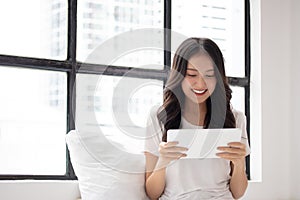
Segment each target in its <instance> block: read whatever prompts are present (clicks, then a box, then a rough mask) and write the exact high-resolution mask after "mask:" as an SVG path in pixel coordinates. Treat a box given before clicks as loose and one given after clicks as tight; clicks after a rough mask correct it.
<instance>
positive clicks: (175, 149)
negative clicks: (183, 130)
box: [159, 141, 188, 159]
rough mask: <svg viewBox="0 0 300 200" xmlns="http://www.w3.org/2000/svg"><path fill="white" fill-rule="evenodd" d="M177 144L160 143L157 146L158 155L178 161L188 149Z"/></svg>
mask: <svg viewBox="0 0 300 200" xmlns="http://www.w3.org/2000/svg"><path fill="white" fill-rule="evenodd" d="M177 144H178V142H176V141H174V142H161V143H160V144H159V153H160V154H161V156H162V157H164V158H169V159H178V158H181V157H185V156H186V154H185V153H184V152H186V151H187V150H188V148H185V147H180V146H177Z"/></svg>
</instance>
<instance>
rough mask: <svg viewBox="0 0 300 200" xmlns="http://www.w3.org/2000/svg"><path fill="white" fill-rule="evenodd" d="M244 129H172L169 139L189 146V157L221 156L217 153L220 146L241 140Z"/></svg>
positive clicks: (169, 132) (169, 131)
mask: <svg viewBox="0 0 300 200" xmlns="http://www.w3.org/2000/svg"><path fill="white" fill-rule="evenodd" d="M241 134H242V130H241V129H238V128H228V129H170V130H168V132H167V141H168V142H169V141H178V142H179V144H178V146H183V147H187V148H188V149H189V150H188V151H187V152H186V154H187V156H186V157H183V159H189V158H201V159H205V158H219V157H218V156H216V153H218V152H220V151H219V150H217V147H219V146H228V145H227V144H228V143H229V142H240V141H241Z"/></svg>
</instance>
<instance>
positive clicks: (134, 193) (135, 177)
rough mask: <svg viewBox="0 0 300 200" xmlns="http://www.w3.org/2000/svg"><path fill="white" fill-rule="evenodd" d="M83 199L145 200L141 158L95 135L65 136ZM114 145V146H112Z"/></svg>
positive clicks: (142, 155)
mask: <svg viewBox="0 0 300 200" xmlns="http://www.w3.org/2000/svg"><path fill="white" fill-rule="evenodd" d="M66 142H67V145H68V148H69V151H70V156H71V162H72V165H73V168H74V171H75V174H76V175H77V177H78V181H79V189H80V192H81V198H82V199H83V200H101V199H105V200H106V199H111V200H114V199H116V200H118V199H130V200H146V199H148V198H147V196H146V194H145V186H144V182H145V176H144V173H143V172H144V170H145V158H144V154H143V153H139V154H130V153H127V152H124V151H121V150H118V149H117V148H113V146H112V145H111V141H110V142H108V141H105V138H100V139H99V135H95V134H92V133H82V132H80V133H79V132H78V131H74V130H73V131H70V132H69V133H68V134H67V136H66ZM115 145H118V144H115Z"/></svg>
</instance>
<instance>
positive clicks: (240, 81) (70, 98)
mask: <svg viewBox="0 0 300 200" xmlns="http://www.w3.org/2000/svg"><path fill="white" fill-rule="evenodd" d="M171 11H172V5H171V0H165V1H164V28H165V32H164V48H165V51H164V69H162V70H152V69H136V68H135V69H134V70H132V69H133V68H132V67H120V66H105V65H100V64H90V63H84V66H85V67H84V70H82V69H80V73H86V74H102V75H112V76H123V75H124V74H125V73H127V72H128V71H130V70H132V71H131V72H133V71H134V73H130V76H132V77H136V78H150V79H157V80H162V81H163V82H164V85H165V83H166V80H167V74H168V71H169V70H170V66H171V52H170V51H168V49H171V32H170V31H166V30H171V28H172V27H171V16H172V15H171ZM67 15H68V34H67V35H68V39H67V41H68V44H67V45H68V46H67V58H66V60H63V61H58V60H52V59H40V58H32V57H22V56H13V55H0V67H19V68H29V69H41V70H49V71H57V72H66V73H67V88H68V91H67V93H68V95H67V132H69V131H70V130H73V129H75V123H74V119H73V116H74V115H73V114H74V113H73V112H74V111H75V109H76V108H74V105H75V98H74V97H75V94H74V92H75V91H76V90H74V88H75V87H76V85H75V79H76V74H77V73H78V70H79V67H80V66H81V65H82V64H83V63H82V62H78V61H77V60H76V38H77V37H76V36H77V0H68V13H67ZM250 64H251V63H250V0H245V76H244V77H228V79H229V84H230V85H231V86H237V87H243V88H244V89H245V115H246V117H247V132H248V138H249V141H250V134H249V133H250V84H249V83H250V69H251V68H250ZM72 106H73V107H72ZM66 158H67V159H66V161H67V165H66V166H67V168H66V174H65V175H62V176H58V175H14V174H11V175H9V174H8V175H7V174H5V175H0V180H22V179H34V180H76V179H77V177H76V175H75V173H74V170H73V167H72V164H71V161H70V155H69V151H68V149H67V151H66ZM246 173H247V175H248V179H250V158H249V156H247V157H246Z"/></svg>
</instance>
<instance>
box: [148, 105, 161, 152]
mask: <svg viewBox="0 0 300 200" xmlns="http://www.w3.org/2000/svg"><path fill="white" fill-rule="evenodd" d="M158 108H159V106H155V107H153V108H152V109H151V111H150V115H149V117H148V120H147V128H146V138H145V151H146V152H149V153H151V154H154V155H155V156H159V152H158V148H159V143H161V141H162V131H161V127H160V125H159V122H158V119H157V111H158Z"/></svg>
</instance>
